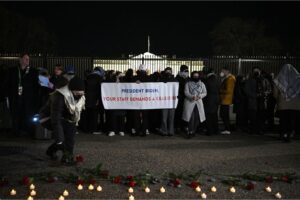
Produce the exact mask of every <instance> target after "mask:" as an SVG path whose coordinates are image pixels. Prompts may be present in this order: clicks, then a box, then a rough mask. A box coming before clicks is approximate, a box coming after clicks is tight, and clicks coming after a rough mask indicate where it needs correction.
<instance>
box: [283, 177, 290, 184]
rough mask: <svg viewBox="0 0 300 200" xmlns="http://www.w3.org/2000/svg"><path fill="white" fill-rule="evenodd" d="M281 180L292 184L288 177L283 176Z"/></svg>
mask: <svg viewBox="0 0 300 200" xmlns="http://www.w3.org/2000/svg"><path fill="white" fill-rule="evenodd" d="M281 180H282V181H284V182H286V183H288V182H290V180H289V177H288V176H283V177H281Z"/></svg>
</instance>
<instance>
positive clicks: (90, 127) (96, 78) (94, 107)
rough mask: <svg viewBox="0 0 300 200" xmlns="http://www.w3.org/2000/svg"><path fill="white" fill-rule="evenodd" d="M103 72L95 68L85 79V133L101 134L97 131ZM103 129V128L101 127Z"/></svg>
mask: <svg viewBox="0 0 300 200" xmlns="http://www.w3.org/2000/svg"><path fill="white" fill-rule="evenodd" d="M104 75H105V74H104V70H103V69H102V68H100V67H96V68H95V69H94V70H93V72H92V73H90V74H89V75H88V76H87V79H86V95H85V97H86V117H87V119H86V120H87V131H88V132H89V133H92V134H95V135H97V134H101V132H100V131H99V130H98V119H99V113H100V109H101V108H103V104H102V100H101V83H102V82H103V77H104ZM102 128H103V127H102Z"/></svg>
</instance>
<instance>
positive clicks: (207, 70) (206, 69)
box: [202, 66, 213, 74]
mask: <svg viewBox="0 0 300 200" xmlns="http://www.w3.org/2000/svg"><path fill="white" fill-rule="evenodd" d="M202 71H203V73H204V74H209V73H212V72H213V68H211V67H207V66H204V67H203V69H202Z"/></svg>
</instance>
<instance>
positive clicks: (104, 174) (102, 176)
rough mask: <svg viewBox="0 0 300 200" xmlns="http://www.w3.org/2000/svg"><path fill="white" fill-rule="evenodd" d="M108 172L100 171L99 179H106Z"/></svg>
mask: <svg viewBox="0 0 300 200" xmlns="http://www.w3.org/2000/svg"><path fill="white" fill-rule="evenodd" d="M108 175H109V172H108V170H102V171H100V177H101V178H108Z"/></svg>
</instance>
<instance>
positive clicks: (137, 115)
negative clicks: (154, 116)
mask: <svg viewBox="0 0 300 200" xmlns="http://www.w3.org/2000/svg"><path fill="white" fill-rule="evenodd" d="M134 80H135V82H136V83H137V84H139V83H141V82H150V77H149V76H148V75H147V68H146V66H145V65H143V64H141V65H140V66H139V70H138V71H137V75H136V76H135V77H134ZM133 116H134V117H133V126H134V128H133V129H132V135H133V136H135V135H137V134H140V136H146V135H149V134H150V132H149V110H134V111H133Z"/></svg>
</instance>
